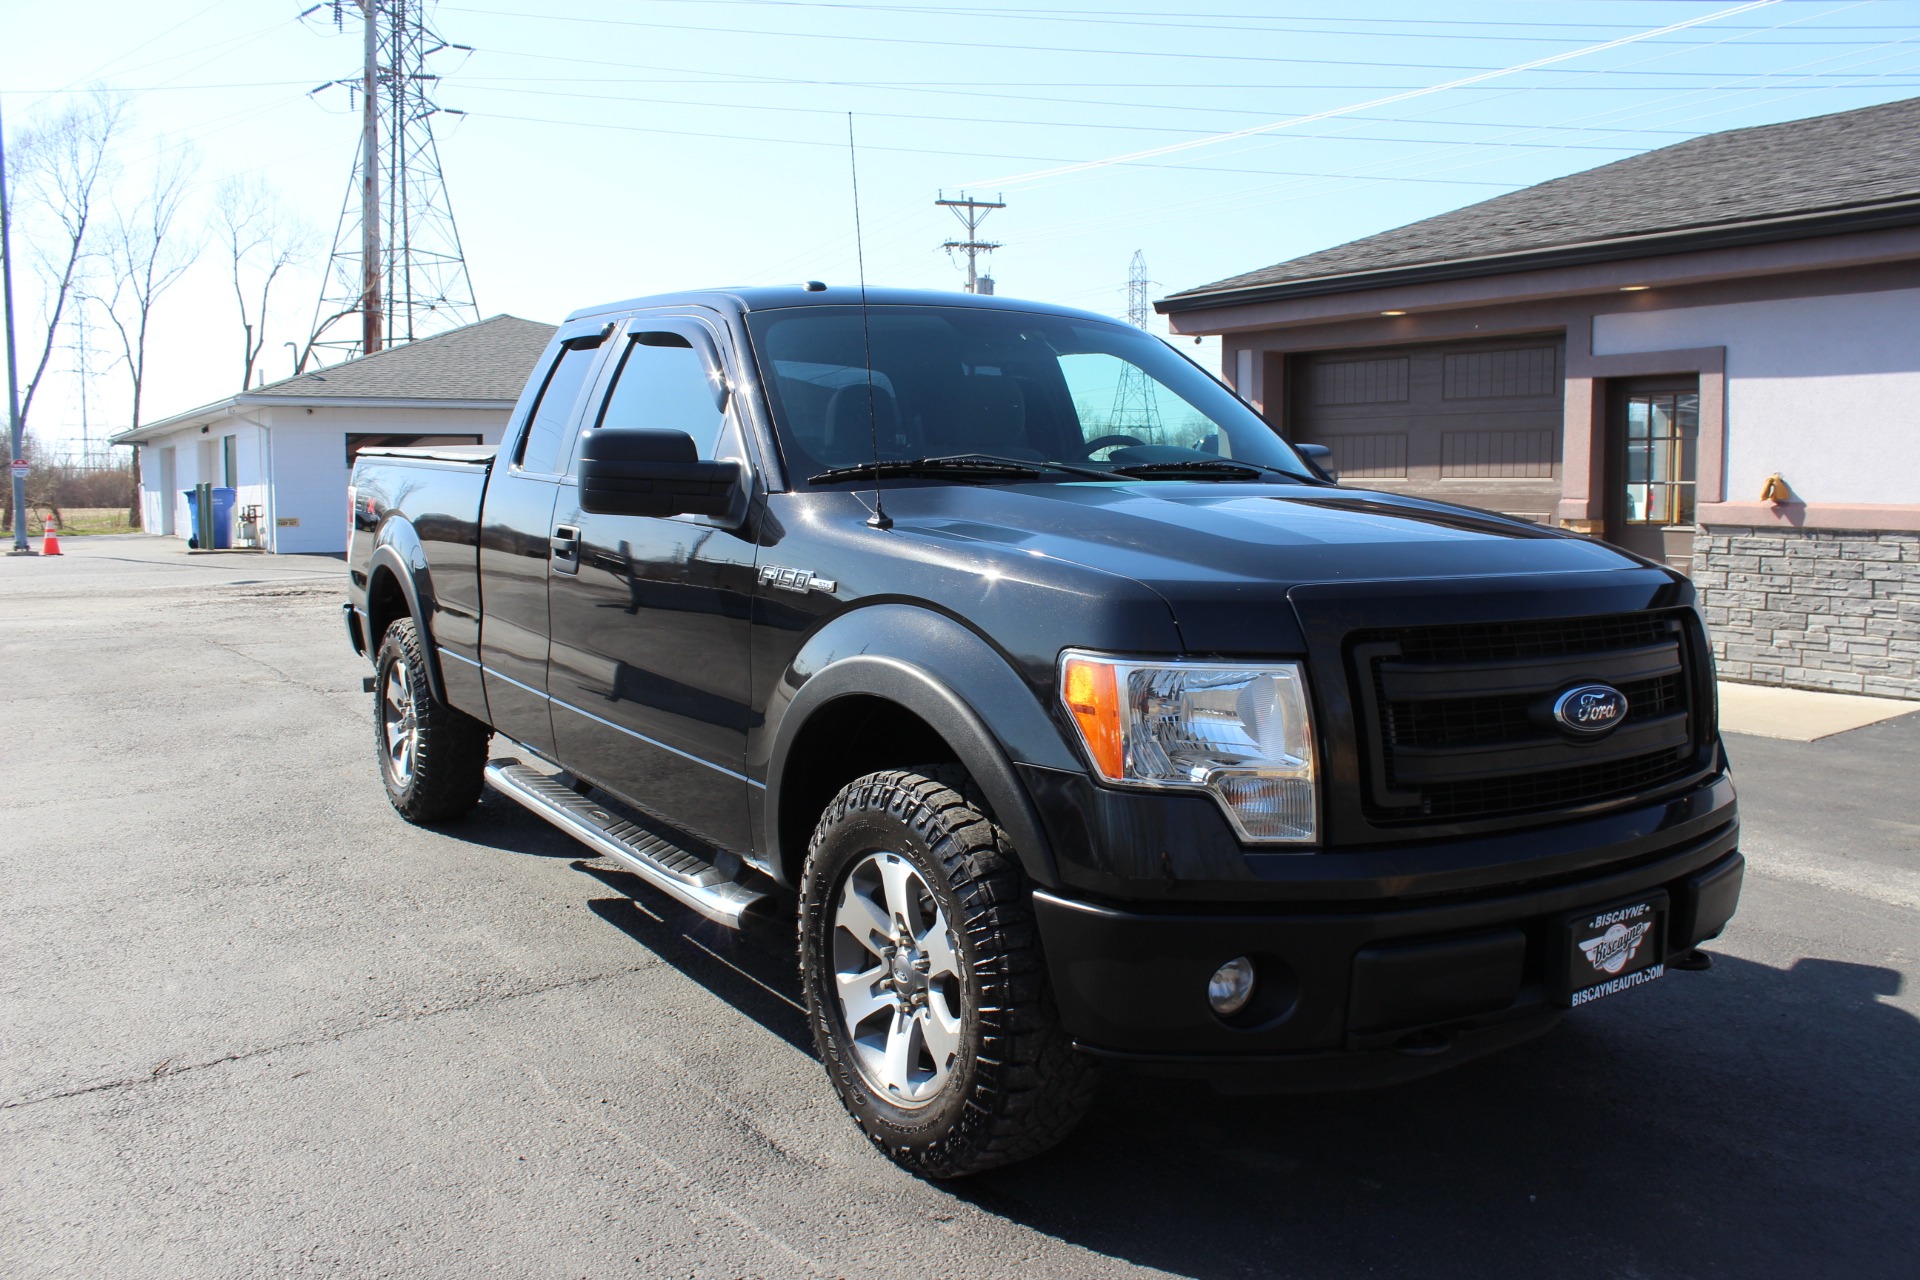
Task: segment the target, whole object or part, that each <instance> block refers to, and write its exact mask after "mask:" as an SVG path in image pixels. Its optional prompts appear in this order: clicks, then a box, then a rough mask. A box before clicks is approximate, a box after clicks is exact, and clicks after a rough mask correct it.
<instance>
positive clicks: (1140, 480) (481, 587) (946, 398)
mask: <svg viewBox="0 0 1920 1280" xmlns="http://www.w3.org/2000/svg"><path fill="white" fill-rule="evenodd" d="M1325 462H1326V460H1325V459H1324V457H1322V456H1319V455H1317V454H1315V453H1314V451H1311V450H1306V449H1296V448H1294V447H1291V446H1290V445H1288V444H1287V442H1286V441H1285V440H1284V439H1283V438H1282V437H1281V435H1280V434H1279V433H1278V432H1277V431H1276V430H1275V429H1274V428H1273V427H1271V426H1269V425H1268V424H1267V423H1266V422H1265V421H1263V420H1262V419H1261V417H1260V416H1259V415H1258V414H1257V413H1256V412H1254V410H1253V409H1252V408H1250V407H1249V406H1248V405H1246V404H1245V403H1243V402H1242V401H1240V400H1239V399H1238V398H1236V397H1235V396H1234V394H1233V393H1232V392H1231V391H1230V390H1228V389H1227V388H1226V387H1225V386H1223V385H1222V384H1221V383H1219V382H1217V381H1215V380H1214V379H1213V378H1211V377H1210V376H1209V375H1207V374H1206V373H1204V372H1203V371H1201V370H1200V369H1199V368H1198V367H1197V366H1196V365H1194V364H1192V363H1191V362H1189V361H1188V360H1186V359H1185V358H1183V357H1182V356H1181V355H1180V354H1178V353H1177V352H1175V351H1174V350H1173V349H1172V348H1171V347H1169V346H1168V345H1167V344H1165V343H1163V342H1162V341H1160V340H1159V339H1157V338H1154V337H1152V336H1150V335H1148V334H1146V333H1143V332H1141V331H1139V330H1137V329H1133V328H1130V327H1128V326H1126V325H1122V324H1119V323H1116V322H1114V321H1112V320H1110V319H1107V318H1104V317H1101V316H1096V315H1088V314H1084V313H1080V312H1074V311H1068V310H1063V309H1060V308H1056V307H1048V306H1039V305H1034V304H1029V303H1021V302H1015V301H1011V300H1008V299H1005V298H997V297H972V296H968V295H959V296H955V295H951V294H937V293H917V292H905V291H894V290H885V291H882V290H875V291H873V292H872V293H871V294H868V293H866V292H863V291H861V290H856V289H850V288H828V287H826V286H824V285H820V284H818V283H809V284H807V285H804V286H795V287H792V288H764V289H740V290H728V291H714V292H705V293H688V294H678V295H673V296H666V297H654V298H642V299H637V300H634V301H630V302H623V303H619V304H616V305H613V306H606V307H597V308H593V309H590V310H586V311H582V312H579V313H577V314H575V315H574V316H572V317H570V318H569V319H568V320H567V322H566V323H565V324H564V325H562V326H561V327H560V329H559V330H558V331H557V332H556V334H555V336H554V339H553V342H552V343H551V345H550V346H549V348H548V350H547V352H546V353H545V355H544V356H543V357H542V358H541V360H540V363H539V365H538V366H537V368H536V369H535V370H534V372H533V376H532V378H531V380H530V381H529V382H528V384H527V389H526V391H525V393H524V394H523V396H522V397H521V400H520V403H519V405H518V407H517V408H516V410H515V411H514V415H513V417H512V419H511V422H510V425H509V427H508V429H507V433H506V437H505V443H504V444H502V445H501V446H500V447H499V449H498V450H497V451H495V450H492V449H473V450H461V449H451V450H427V449H412V450H409V449H385V450H381V449H373V450H368V451H366V452H364V453H362V454H361V455H360V459H359V462H358V464H357V466H356V467H355V468H354V472H353V489H352V499H351V502H352V513H353V514H352V521H353V534H352V545H351V549H350V551H349V569H350V574H351V578H350V586H349V595H350V600H349V602H348V604H347V606H346V609H347V629H348V631H349V632H350V633H351V635H352V640H353V644H354V647H355V648H356V649H357V650H358V651H360V652H361V653H364V654H366V655H368V656H369V657H370V658H371V659H372V661H373V663H374V666H375V672H376V674H375V676H374V679H373V681H372V685H373V688H374V692H375V703H374V707H375V730H376V737H377V741H378V747H379V763H380V773H381V777H382V779H383V780H384V782H385V784H386V788H387V792H388V795H389V796H390V797H391V799H392V801H393V804H394V807H395V808H396V809H397V810H399V812H400V813H401V815H402V816H404V817H406V818H407V819H409V820H411V821H415V822H439V821H443V820H448V819H453V818H456V817H459V816H461V815H462V814H464V813H466V812H467V811H468V810H470V809H471V808H472V807H473V806H474V805H475V803H476V802H477V801H478V799H479V797H480V794H481V790H482V787H483V786H484V785H491V786H493V787H495V788H497V789H498V790H499V791H501V792H503V793H504V794H505V795H507V796H509V797H511V798H513V799H514V800H515V801H517V802H519V803H520V804H523V805H525V806H526V807H528V808H529V809H531V810H533V811H534V812H536V813H538V814H540V815H541V816H543V817H545V818H547V819H548V820H550V821H551V822H553V823H554V824H556V825H557V826H559V827H561V828H562V829H564V830H565V831H567V832H569V833H571V834H572V835H574V836H575V837H577V838H578V839H579V840H580V841H582V842H583V843H584V844H585V845H586V846H588V847H590V848H591V849H592V850H593V851H594V852H595V853H596V854H599V855H603V856H606V857H609V858H613V859H617V860H618V861H619V862H621V863H623V864H625V866H626V867H627V868H628V869H630V870H631V871H633V872H634V873H636V874H637V875H638V876H640V877H641V878H643V879H644V880H646V881H647V882H649V883H651V884H652V885H654V886H656V887H657V888H658V889H659V890H661V891H662V892H664V893H666V894H668V895H671V896H672V897H673V898H675V899H677V900H678V901H679V902H681V903H683V904H685V905H686V906H688V907H691V908H692V909H694V910H696V911H698V912H701V913H703V914H704V915H706V916H708V917H710V918H712V919H714V920H718V921H722V922H725V923H728V924H731V925H735V926H740V927H747V926H748V925H749V924H750V923H751V922H753V921H755V920H761V919H764V920H772V921H780V920H788V921H792V920H795V919H797V927H798V934H799V963H800V970H801V979H802V983H803V985H804V988H805V991H806V1001H807V1006H808V1010H809V1019H810V1023H811V1026H812V1030H813V1035H814V1039H815V1042H816V1044H817V1046H818V1049H819V1053H820V1057H821V1060H822V1062H823V1063H824V1064H825V1066H826V1069H827V1073H828V1076H829V1078H830V1079H831V1080H832V1082H833V1084H834V1086H835V1088H836V1089H837V1090H838V1092H839V1095H840V1097H841V1098H842V1099H843V1101H844V1102H845V1103H846V1106H847V1108H848V1110H849V1111H851V1112H852V1114H853V1116H854V1117H855V1119H856V1120H857V1121H858V1122H859V1123H860V1124H861V1125H862V1126H863V1128H864V1129H865V1130H866V1132H867V1133H868V1134H869V1135H870V1136H871V1137H872V1138H873V1140H874V1141H875V1142H876V1143H877V1144H879V1145H880V1146H881V1147H882V1148H883V1149H884V1150H885V1151H886V1152H887V1153H888V1154H889V1155H890V1156H892V1157H893V1158H894V1159H896V1160H898V1161H900V1162H901V1163H902V1164H904V1165H906V1166H907V1167H909V1168H912V1169H914V1170H916V1171H919V1172H921V1173H924V1174H928V1175H931V1176H936V1177H946V1176H954V1175H959V1174H964V1173H969V1172H972V1171H975V1170H979V1169H983V1168H988V1167H991V1166H993V1165H996V1164H1002V1163H1006V1162H1008V1161H1011V1160H1016V1159H1020V1158H1024V1157H1026V1156H1029V1155H1032V1154H1034V1153H1036V1152H1038V1151H1040V1150H1043V1149H1045V1148H1046V1147H1047V1146H1049V1145H1051V1144H1052V1143H1054V1142H1056V1141H1058V1140H1059V1139H1060V1138H1061V1137H1062V1136H1063V1135H1065V1134H1066V1132H1067V1131H1068V1130H1069V1129H1070V1128H1071V1127H1072V1126H1073V1124H1074V1123H1075V1122H1076V1121H1077V1120H1078V1119H1079V1117H1080V1115H1081V1113H1082V1112H1083V1111H1084V1109H1085V1108H1086V1106H1087V1103H1088V1101H1089V1098H1090V1096H1091V1092H1092V1089H1093V1084H1094V1080H1095V1069H1096V1067H1097V1066H1098V1065H1099V1064H1100V1063H1102V1062H1103V1061H1104V1062H1107V1063H1124V1064H1130V1065H1132V1066H1135V1067H1139V1068H1144V1069H1149V1070H1155V1071H1159V1072H1163V1073H1168V1074H1173V1075H1188V1076H1196V1077H1204V1078H1208V1079H1211V1080H1212V1081H1214V1082H1215V1083H1216V1084H1217V1085H1219V1086H1220V1087H1221V1088H1223V1089H1225V1090H1229V1091H1232V1090H1242V1091H1250V1090H1262V1089H1326V1088H1341V1087H1349V1086H1354V1085H1360V1084H1373V1083H1384V1082H1391V1081H1395V1080H1400V1079H1405V1078H1408V1077H1411V1076H1415V1075H1418V1074H1421V1073H1424V1072H1427V1071H1431V1070H1434V1069H1436V1068H1439V1067H1441V1066H1444V1065H1446V1064H1449V1063H1454V1062H1459V1061H1463V1060H1465V1059H1468V1058H1471V1057H1473V1056H1475V1055H1478V1054H1481V1053H1484V1052H1487V1051H1489V1050H1492V1049H1496V1048H1499V1047H1501V1046H1505V1045H1510V1044H1514V1043H1516V1042H1518V1041H1521V1040H1524V1039H1526V1038H1528V1037H1530V1036H1533V1035H1536V1034H1538V1033H1540V1032H1542V1031H1544V1030H1546V1029H1547V1028H1548V1027H1550V1026H1551V1025H1553V1023H1554V1022H1555V1021H1556V1020H1557V1019H1559V1018H1560V1017H1561V1016H1562V1015H1563V1014H1564V1013H1565V1011H1567V1010H1569V1009H1573V1008H1577V1007H1578V1006H1580V1005H1583V1004H1585V1003H1587V1002H1588V1001H1590V1000H1593V999H1596V998H1598V997H1601V996H1605V995H1611V994H1614V993H1616V992H1621V991H1626V990H1629V989H1631V988H1633V987H1636V986H1639V985H1642V984H1644V983H1647V982H1650V981H1653V980H1655V979H1657V978H1660V977H1661V976H1663V974H1665V973H1666V972H1668V971H1669V970H1670V969H1673V968H1695V969H1697V968H1703V967H1705V966H1706V964H1707V957H1705V956H1704V955H1702V954H1701V953H1700V952H1699V951H1697V950H1696V947H1697V945H1698V944H1699V943H1700V942H1701V941H1703V940H1705V939H1708V938H1711V937H1714V936H1715V935H1717V934H1718V933H1719V932H1720V931H1721V929H1722V928H1724V927H1725V925H1726V923H1727V921H1728V920H1729V918H1730V917H1731V916H1732V915H1733V912H1734V908H1735V905H1736V903H1737V901H1738V898H1739V893H1740V884H1741V869H1742V861H1741V857H1740V854H1739V853H1738V852H1737V846H1738V837H1739V828H1738V823H1737V819H1736V814H1735V805H1734V793H1733V783H1732V780H1731V777H1730V776H1729V773H1728V769H1727V762H1726V757H1725V755H1724V753H1723V751H1722V748H1721V744H1720V739H1719V735H1718V732H1717V728H1716V724H1715V701H1714V683H1713V667H1712V661H1711V658H1710V655H1709V651H1708V646H1707V637H1706V634H1705V631H1704V628H1703V626H1702V622H1701V617H1700V612H1699V610H1698V608H1697V607H1696V604H1695V597H1694V591H1693V588H1692V586H1691V585H1690V584H1689V583H1688V582H1687V581H1686V579H1685V578H1683V577H1681V576H1679V575H1677V574H1675V573H1672V572H1670V571H1668V570H1666V569H1663V568H1661V567H1660V566H1658V565H1654V564H1650V563H1647V562H1645V561H1642V560H1639V559H1637V558H1635V557H1633V556H1630V555H1627V554H1625V553H1623V552H1620V551H1617V550H1614V549H1612V548H1610V547H1607V546H1605V545H1603V544H1601V543H1598V542H1594V541H1591V540H1588V539H1585V538H1580V537H1575V536H1572V535H1568V534H1563V533H1560V532H1557V531H1554V530H1551V529H1545V528H1540V527H1537V526H1534V525H1531V524H1528V523H1525V522H1522V521H1518V520H1511V519H1507V518H1504V517H1501V516H1497V515H1490V514H1487V513H1485V512H1480V511H1474V510H1468V509H1465V508H1460V507H1452V506H1446V505H1441V504H1437V503H1433V502H1425V501H1419V500H1415V499H1410V498H1406V497H1400V496H1395V495H1392V494H1387V493H1380V492H1368V491H1364V490H1358V489H1352V488H1344V487H1341V486H1340V485H1339V484H1338V483H1337V482H1336V480H1337V477H1335V476H1333V475H1332V474H1331V473H1330V471H1328V470H1326V469H1325ZM490 741H498V742H499V743H500V748H501V753H502V755H501V758H499V759H490V751H489V743H490Z"/></svg>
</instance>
